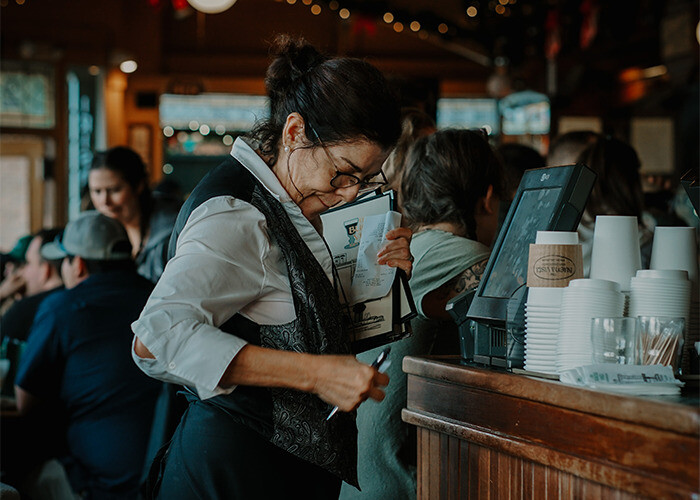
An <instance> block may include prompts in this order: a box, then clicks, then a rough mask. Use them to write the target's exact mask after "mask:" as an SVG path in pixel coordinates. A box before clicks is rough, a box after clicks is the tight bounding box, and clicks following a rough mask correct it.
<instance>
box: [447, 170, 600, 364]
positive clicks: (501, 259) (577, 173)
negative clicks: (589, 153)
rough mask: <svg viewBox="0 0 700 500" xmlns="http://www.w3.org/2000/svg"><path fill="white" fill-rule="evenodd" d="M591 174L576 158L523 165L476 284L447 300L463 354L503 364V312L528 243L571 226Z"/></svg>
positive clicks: (519, 288) (523, 274)
mask: <svg viewBox="0 0 700 500" xmlns="http://www.w3.org/2000/svg"><path fill="white" fill-rule="evenodd" d="M595 179H596V174H595V173H594V172H593V171H592V170H590V169H589V168H588V167H587V166H585V165H583V164H581V163H579V164H576V165H564V166H559V167H547V168H539V169H533V170H527V171H525V173H524V175H523V177H522V179H521V181H520V185H519V186H518V190H517V192H516V194H515V197H514V199H513V202H512V203H511V205H510V209H509V210H508V214H507V215H506V218H505V220H504V222H503V224H502V226H501V229H500V231H499V233H498V237H497V238H496V242H495V243H494V246H493V250H492V251H491V256H490V257H489V260H488V263H487V264H486V269H485V270H484V273H483V275H482V277H481V282H480V284H479V287H478V288H477V290H476V292H475V293H474V292H472V293H471V295H470V294H466V295H463V296H462V295H458V296H457V297H455V298H454V299H452V300H451V301H450V303H448V305H447V309H448V311H450V314H451V315H452V317H453V318H454V319H455V320H456V321H457V324H458V325H459V326H460V337H461V338H460V343H461V345H462V357H463V358H465V359H467V360H473V361H477V362H482V363H487V364H494V365H499V366H504V367H505V366H508V365H507V363H506V352H507V347H508V339H507V335H506V329H505V324H506V317H507V315H508V308H509V307H511V309H512V302H513V299H514V297H515V296H523V297H524V294H523V292H524V291H525V288H524V287H523V285H525V280H526V278H527V265H528V254H529V249H530V244H531V243H534V242H535V237H536V236H537V231H572V230H575V229H576V227H577V226H578V224H579V222H580V220H581V215H582V214H583V210H584V208H585V206H586V202H587V201H588V196H589V195H590V193H591V190H592V189H593V184H594V182H595ZM509 302H510V303H511V306H509ZM511 314H512V311H511ZM520 350H521V351H522V350H523V349H520Z"/></svg>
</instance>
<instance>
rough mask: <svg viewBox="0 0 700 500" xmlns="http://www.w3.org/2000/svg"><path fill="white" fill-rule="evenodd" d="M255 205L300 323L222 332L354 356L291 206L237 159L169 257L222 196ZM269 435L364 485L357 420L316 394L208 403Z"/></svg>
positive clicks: (191, 205) (193, 200)
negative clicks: (275, 247) (281, 262)
mask: <svg viewBox="0 0 700 500" xmlns="http://www.w3.org/2000/svg"><path fill="white" fill-rule="evenodd" d="M222 195H229V196H233V197H235V198H237V199H240V200H242V201H246V202H249V203H250V204H252V205H253V206H254V207H255V208H257V209H258V210H260V212H262V214H263V215H264V216H265V220H266V223H267V228H268V231H269V234H270V236H271V238H272V240H273V241H274V243H276V244H277V245H278V246H279V248H280V249H281V252H282V255H283V256H284V260H285V263H286V265H287V271H288V275H289V283H290V286H291V292H292V297H293V301H294V308H295V311H296V319H294V321H292V322H290V323H287V324H284V325H257V324H255V323H254V322H252V321H250V320H248V319H246V318H244V317H243V316H241V315H240V314H236V315H234V316H233V317H232V318H231V319H230V320H229V321H227V322H226V323H224V324H223V325H220V328H221V330H223V331H225V332H228V333H231V334H235V335H237V336H238V337H241V338H243V339H245V340H246V341H247V342H249V343H252V344H255V345H260V346H262V347H268V348H272V349H279V350H286V351H295V352H303V353H311V354H349V353H350V344H349V337H348V333H347V331H346V328H345V325H344V324H343V322H342V318H343V317H344V316H345V315H344V314H343V311H342V309H341V306H340V303H339V302H338V298H337V294H336V292H335V290H334V288H333V286H332V284H331V283H330V281H329V280H328V278H327V276H326V274H325V272H324V271H323V268H322V267H321V265H320V264H319V263H318V261H317V260H316V258H315V256H314V255H313V253H312V252H311V250H310V249H309V247H308V246H307V245H306V243H305V242H304V240H303V239H302V237H301V236H300V235H299V233H298V231H297V230H296V228H295V227H294V225H293V224H292V221H291V220H290V218H289V216H288V214H287V212H286V211H285V210H284V207H283V206H282V205H281V203H279V201H277V200H276V199H275V198H274V196H272V195H271V194H270V193H269V192H268V191H267V190H266V189H265V188H264V187H263V186H262V185H261V184H260V183H259V182H258V181H257V179H255V177H254V176H253V175H252V174H251V173H250V172H249V171H248V170H247V169H246V168H245V167H244V166H243V165H241V164H240V163H239V162H238V161H237V160H235V159H234V158H230V159H227V160H226V161H224V163H222V164H221V165H219V166H218V167H217V168H215V169H214V170H212V171H211V172H209V173H208V174H207V175H206V176H205V177H204V178H203V179H202V180H201V181H200V183H199V184H198V185H197V187H196V188H195V189H194V191H193V192H192V194H191V195H190V196H189V197H188V199H187V201H186V202H185V204H184V205H183V207H182V209H181V211H180V214H179V215H178V218H177V221H176V223H175V228H174V230H173V234H172V237H171V239H170V247H169V256H170V257H172V256H173V255H174V254H175V248H176V243H177V237H178V235H179V234H180V233H181V232H182V229H183V228H184V226H185V223H186V222H187V219H188V218H189V216H190V214H191V213H192V211H193V210H195V209H196V208H197V207H198V206H199V205H201V204H202V203H204V202H205V201H207V200H209V199H211V198H214V197H216V196H222ZM204 403H205V404H211V405H213V406H216V407H217V408H220V409H221V410H222V411H225V412H226V413H227V414H228V415H229V416H230V417H231V418H233V419H235V420H237V421H239V422H242V423H245V424H246V425H248V426H250V427H251V428H253V429H255V430H256V431H258V432H260V433H262V434H263V435H265V436H266V437H267V438H268V439H269V440H270V441H271V442H272V443H274V444H275V445H277V446H279V447H280V448H282V449H284V450H286V451H288V452H289V453H292V454H294V455H296V456H297V457H299V458H302V459H304V460H307V461H309V462H311V463H314V464H316V465H318V466H320V467H323V468H324V469H326V470H328V471H330V472H332V473H333V474H335V475H337V476H339V477H340V478H341V479H343V480H344V481H346V482H347V483H349V484H351V485H353V486H357V428H356V425H355V415H354V413H343V412H339V413H338V414H337V415H336V416H334V417H333V418H332V419H330V420H329V421H326V416H327V415H328V412H329V411H330V409H331V407H330V405H329V404H328V403H325V402H323V401H322V400H321V399H319V398H318V397H317V396H316V395H314V394H310V393H305V392H301V391H295V390H291V389H282V388H260V387H250V386H239V387H237V388H236V389H235V390H234V391H233V392H232V393H231V394H229V395H222V396H217V397H214V398H210V399H207V400H205V401H204Z"/></svg>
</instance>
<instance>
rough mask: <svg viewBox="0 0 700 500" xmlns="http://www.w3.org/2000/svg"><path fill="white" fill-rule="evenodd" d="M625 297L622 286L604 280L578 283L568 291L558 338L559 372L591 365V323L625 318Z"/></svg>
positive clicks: (566, 289)
mask: <svg viewBox="0 0 700 500" xmlns="http://www.w3.org/2000/svg"><path fill="white" fill-rule="evenodd" d="M624 305H625V296H624V294H622V292H621V291H620V284H619V283H617V282H615V281H610V280H601V279H590V278H588V279H578V280H573V281H571V283H569V286H568V287H567V288H565V289H564V296H563V298H562V304H561V319H560V321H559V334H558V335H557V356H556V367H557V371H559V372H562V371H565V370H570V369H572V368H576V367H578V366H584V365H589V364H591V357H592V354H593V348H592V345H591V320H592V319H593V318H602V317H606V318H612V317H620V316H622V313H623V310H624Z"/></svg>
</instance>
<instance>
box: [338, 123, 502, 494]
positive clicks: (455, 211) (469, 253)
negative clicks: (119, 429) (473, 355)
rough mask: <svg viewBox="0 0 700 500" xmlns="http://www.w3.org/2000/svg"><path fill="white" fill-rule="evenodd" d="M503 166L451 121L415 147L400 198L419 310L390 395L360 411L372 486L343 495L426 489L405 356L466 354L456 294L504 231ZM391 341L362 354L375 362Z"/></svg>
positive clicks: (395, 365) (394, 356)
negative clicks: (454, 311) (406, 415)
mask: <svg viewBox="0 0 700 500" xmlns="http://www.w3.org/2000/svg"><path fill="white" fill-rule="evenodd" d="M503 184H504V183H503V169H502V166H501V164H500V162H499V160H498V158H497V157H496V155H495V154H494V152H493V150H492V148H491V146H490V145H489V143H488V141H487V139H486V137H485V136H484V134H482V133H481V131H471V130H441V131H438V132H435V133H433V134H431V135H428V136H425V137H422V138H420V139H418V140H417V141H416V142H415V143H414V144H413V146H412V147H411V149H410V150H409V153H408V157H407V163H406V165H405V170H404V173H403V178H402V181H401V189H400V191H399V199H400V201H401V207H402V210H403V215H404V216H405V217H406V218H407V222H408V225H409V227H410V228H411V229H412V230H413V231H414V235H413V238H412V240H411V254H412V255H413V257H414V259H415V260H414V262H413V273H412V276H411V280H410V282H409V284H410V287H411V292H412V294H413V298H414V300H415V303H416V308H417V310H418V317H417V318H416V319H414V320H413V321H412V325H411V326H412V330H413V333H412V335H411V336H409V337H407V338H405V339H402V340H400V341H398V342H395V343H393V344H391V354H390V356H389V359H390V360H391V364H390V365H389V367H388V368H387V371H386V373H387V374H388V375H389V377H390V379H391V386H390V387H389V388H388V389H387V391H386V398H385V399H384V401H383V402H382V404H374V403H371V402H370V403H369V404H365V405H362V406H360V407H359V408H358V410H357V428H358V431H359V432H358V475H359V482H360V487H361V488H362V491H357V490H356V489H354V488H349V487H348V486H347V485H343V488H342V490H341V495H340V498H341V500H351V499H378V500H379V499H388V498H391V499H411V498H415V497H416V485H417V481H416V430H415V428H411V426H409V425H408V424H406V423H404V422H402V421H401V409H402V408H405V407H406V375H405V374H404V373H403V371H402V369H401V364H402V360H403V358H404V356H415V355H425V354H431V353H432V354H458V353H459V347H458V346H459V344H458V334H457V325H456V324H455V323H454V321H453V320H452V319H451V318H450V316H449V315H448V313H447V312H446V311H445V305H446V304H447V301H448V300H449V299H450V298H452V297H454V296H456V295H458V294H459V293H461V292H463V291H465V290H469V289H474V288H476V287H477V286H478V284H479V279H480V278H481V274H482V273H483V271H484V268H485V267H486V262H487V260H488V257H489V252H490V246H491V245H492V244H493V241H494V240H495V237H496V235H497V232H498V213H499V202H500V199H502V198H503V197H504V188H503ZM381 349H382V348H381V347H380V348H377V349H372V350H370V351H367V352H364V353H362V354H360V355H358V356H357V358H358V360H360V361H362V362H363V363H371V362H372V360H374V359H375V358H376V357H377V355H378V354H379V352H380V351H381Z"/></svg>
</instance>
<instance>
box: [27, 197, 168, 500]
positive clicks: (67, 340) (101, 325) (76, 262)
mask: <svg viewBox="0 0 700 500" xmlns="http://www.w3.org/2000/svg"><path fill="white" fill-rule="evenodd" d="M41 255H42V257H43V258H44V259H45V260H49V261H53V260H60V261H61V262H62V263H61V274H62V277H63V281H64V283H65V286H66V289H65V290H61V291H57V292H55V293H53V294H51V295H50V296H49V297H47V298H46V299H45V300H44V301H43V302H42V303H41V305H40V306H39V310H38V311H37V314H36V318H35V321H34V324H33V325H32V329H31V332H30V334H29V338H28V339H27V346H26V348H25V350H24V354H23V355H22V360H21V362H20V366H19V370H18V372H17V378H16V382H15V393H16V398H17V409H18V411H19V413H20V415H22V416H23V417H27V418H29V419H31V421H33V422H34V424H35V427H34V428H33V429H29V431H28V434H29V435H32V434H33V433H36V434H41V433H44V432H45V428H47V427H50V428H52V429H54V431H53V432H54V434H53V436H50V438H53V440H54V441H58V442H56V443H54V446H55V448H54V449H53V450H51V451H53V452H54V454H55V455H54V456H56V457H57V458H58V459H59V460H60V463H61V464H62V465H63V468H64V469H65V471H66V473H67V477H68V479H69V481H70V485H71V487H72V489H73V491H74V492H75V493H76V494H77V495H79V496H80V498H85V499H112V500H117V499H124V500H127V499H129V500H131V499H134V498H137V497H138V488H139V485H140V480H141V477H142V475H143V471H144V462H145V458H146V451H147V445H148V442H149V436H150V432H151V427H152V424H153V414H154V408H155V403H156V399H157V397H158V395H159V393H160V390H161V385H162V384H161V383H159V382H156V381H155V380H153V379H150V378H149V377H147V376H145V375H144V374H143V373H142V372H141V371H140V370H139V369H138V368H137V367H136V366H134V363H133V361H132V359H131V355H130V352H129V351H130V346H131V341H132V338H133V336H132V334H131V328H130V324H131V322H132V321H133V320H135V319H136V318H137V317H138V315H139V313H140V312H141V309H142V308H143V306H144V304H145V303H146V300H147V298H148V295H149V293H150V292H151V290H152V288H153V285H152V284H151V283H150V282H149V281H148V280H146V279H145V278H143V277H141V276H139V275H138V274H137V273H136V268H135V265H134V262H133V260H132V258H131V255H132V249H131V243H130V242H129V238H128V236H127V233H126V231H125V229H124V228H123V227H122V225H121V224H120V223H119V222H118V221H117V220H116V219H112V218H109V217H106V216H104V215H102V214H100V213H98V212H96V211H94V210H93V211H88V212H83V213H82V214H81V215H80V216H78V218H76V219H75V220H73V221H71V222H69V223H68V225H67V226H66V230H65V232H64V233H63V236H62V238H61V239H60V240H58V241H53V242H50V243H47V244H45V245H43V247H42V248H41ZM59 424H61V425H62V426H61V427H60V428H58V425H59ZM59 438H63V439H62V440H59ZM60 441H64V442H63V443H61V442H60ZM28 444H29V443H24V448H27V445H28ZM40 445H46V443H44V442H40V443H37V447H40ZM62 445H64V446H65V449H62ZM54 465H55V464H54ZM30 497H35V494H32V493H30Z"/></svg>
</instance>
